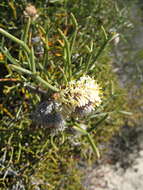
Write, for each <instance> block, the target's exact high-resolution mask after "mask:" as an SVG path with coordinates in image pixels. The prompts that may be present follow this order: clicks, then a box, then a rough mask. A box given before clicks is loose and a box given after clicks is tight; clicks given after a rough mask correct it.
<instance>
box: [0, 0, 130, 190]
mask: <svg viewBox="0 0 143 190" xmlns="http://www.w3.org/2000/svg"><path fill="white" fill-rule="evenodd" d="M28 3H32V7H31V5H29V4H28ZM27 7H31V9H32V10H30V9H29V8H27ZM35 7H36V8H35ZM0 9H1V10H2V11H1V12H0V18H1V23H0V34H1V41H0V51H1V53H0V61H1V62H0V64H1V65H0V67H1V71H2V72H1V81H0V82H1V100H0V107H1V111H0V116H1V121H0V131H1V134H0V142H1V143H0V144H1V145H0V146H1V153H0V158H1V159H0V166H1V170H0V177H1V178H0V186H1V189H51V190H55V189H57V190H58V189H59V190H66V189H68V190H70V189H71V190H73V189H76V190H78V189H79V190H80V189H83V187H82V184H81V179H80V177H82V175H83V174H82V170H81V169H80V163H82V161H84V162H87V161H88V162H90V163H91V162H93V161H95V160H97V159H99V156H100V152H102V150H100V149H99V148H98V147H100V145H101V144H102V143H104V142H108V141H109V139H110V138H111V137H112V136H113V135H114V133H116V132H117V131H118V130H119V129H120V126H121V125H122V124H123V120H124V114H128V112H126V111H127V110H126V98H125V91H124V90H122V89H121V88H120V87H119V84H118V81H117V77H116V75H115V74H114V72H113V68H112V60H111V58H110V48H111V44H112V43H113V42H114V40H115V38H116V36H117V35H116V32H117V31H118V29H120V28H121V27H123V26H124V25H125V24H126V19H125V17H124V16H123V14H121V13H120V10H119V8H118V5H117V3H116V2H115V1H113V0H108V1H107V0H102V1H101V0H99V1H98V0H90V1H86V0H72V1H68V0H67V1H66V0H65V1H54V0H53V1H47V2H45V1H38V0H37V1H18V0H17V1H14V0H13V1H12V0H11V1H9V2H2V3H0ZM82 76H90V77H91V78H92V79H94V80H95V81H97V82H98V83H99V85H100V86H101V88H102V90H101V91H102V103H101V105H100V106H99V107H96V108H95V110H94V112H93V113H92V114H89V115H88V116H85V117H83V118H78V117H75V116H74V115H70V116H69V118H68V119H67V120H66V124H65V125H66V129H65V131H62V132H59V133H54V134H53V133H51V132H50V131H49V130H48V129H47V128H45V127H41V126H40V125H38V124H36V122H32V120H31V114H32V113H33V112H34V110H35V109H36V108H37V104H38V103H39V102H43V101H47V100H50V101H53V99H52V98H55V96H56V95H57V94H56V93H60V90H61V91H62V88H65V87H64V86H66V85H67V86H68V84H69V83H70V81H78V80H80V77H82ZM82 126H86V129H85V128H82Z"/></svg>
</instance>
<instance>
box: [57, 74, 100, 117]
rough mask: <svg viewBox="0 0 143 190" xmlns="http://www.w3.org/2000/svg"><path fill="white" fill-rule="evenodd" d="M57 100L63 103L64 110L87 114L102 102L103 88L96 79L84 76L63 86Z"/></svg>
mask: <svg viewBox="0 0 143 190" xmlns="http://www.w3.org/2000/svg"><path fill="white" fill-rule="evenodd" d="M57 101H58V102H59V103H61V104H62V107H63V109H62V110H63V111H64V112H65V113H67V114H70V113H75V114H77V115H80V116H82V115H87V114H89V113H91V112H92V111H93V110H94V109H95V107H97V106H99V105H100V104H101V89H100V87H99V85H98V84H97V82H96V81H95V80H94V79H92V78H91V77H89V76H83V77H81V78H80V79H79V80H78V81H76V80H72V81H70V82H69V84H68V85H67V86H66V87H63V88H61V92H60V96H59V98H58V100H57Z"/></svg>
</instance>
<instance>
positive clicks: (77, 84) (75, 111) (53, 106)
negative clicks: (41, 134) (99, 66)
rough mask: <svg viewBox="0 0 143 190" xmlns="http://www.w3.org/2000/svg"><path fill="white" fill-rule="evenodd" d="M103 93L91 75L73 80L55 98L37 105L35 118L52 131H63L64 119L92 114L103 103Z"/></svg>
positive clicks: (38, 122)
mask: <svg viewBox="0 0 143 190" xmlns="http://www.w3.org/2000/svg"><path fill="white" fill-rule="evenodd" d="M101 94H102V93H101V89H100V87H99V85H98V84H97V82H96V81H95V80H94V79H92V78H91V77H89V76H83V77H81V78H80V79H79V80H78V81H76V80H72V81H70V82H69V83H68V85H67V86H65V87H61V91H60V92H59V93H58V94H57V93H56V94H54V96H53V97H52V98H53V100H50V101H47V102H43V103H41V104H39V105H38V106H37V108H36V111H35V113H34V114H33V120H34V121H35V122H36V123H37V124H40V125H42V126H44V127H46V128H48V129H50V130H52V131H53V130H54V131H56V132H57V131H63V130H64V129H65V122H64V119H66V118H68V117H70V116H71V115H75V116H76V117H82V116H85V115H88V114H90V113H91V112H92V111H94V109H95V108H96V107H97V106H99V105H100V104H101ZM63 118H64V119H63Z"/></svg>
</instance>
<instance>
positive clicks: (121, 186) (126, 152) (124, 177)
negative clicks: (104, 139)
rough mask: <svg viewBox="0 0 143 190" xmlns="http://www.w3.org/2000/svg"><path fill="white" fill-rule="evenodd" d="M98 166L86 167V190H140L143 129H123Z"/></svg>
mask: <svg viewBox="0 0 143 190" xmlns="http://www.w3.org/2000/svg"><path fill="white" fill-rule="evenodd" d="M110 146H111V151H110V153H108V155H105V157H104V158H103V160H101V161H100V163H98V164H95V165H94V166H93V167H92V168H88V170H87V173H86V177H85V179H84V187H85V188H86V189H87V190H143V127H142V126H139V127H137V128H130V127H124V128H123V130H122V132H121V134H120V135H118V136H116V137H115V138H114V139H113V141H112V142H111V144H110Z"/></svg>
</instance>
